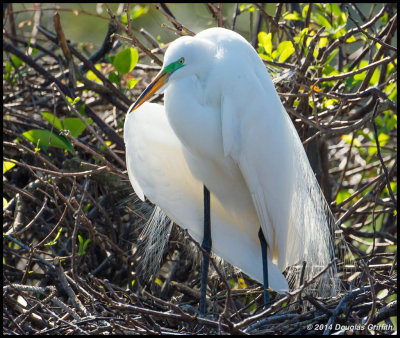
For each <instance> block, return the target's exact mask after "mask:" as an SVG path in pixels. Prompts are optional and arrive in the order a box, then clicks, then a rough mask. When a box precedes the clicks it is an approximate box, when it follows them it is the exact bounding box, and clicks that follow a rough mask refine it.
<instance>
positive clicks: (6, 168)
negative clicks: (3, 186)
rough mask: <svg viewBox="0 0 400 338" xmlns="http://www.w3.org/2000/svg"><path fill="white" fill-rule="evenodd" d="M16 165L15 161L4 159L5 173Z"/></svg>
mask: <svg viewBox="0 0 400 338" xmlns="http://www.w3.org/2000/svg"><path fill="white" fill-rule="evenodd" d="M14 167H15V163H13V162H9V161H3V175H4V174H5V173H6V172H7V171H9V170H10V169H12V168H14Z"/></svg>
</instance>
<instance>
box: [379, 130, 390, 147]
mask: <svg viewBox="0 0 400 338" xmlns="http://www.w3.org/2000/svg"><path fill="white" fill-rule="evenodd" d="M389 139H390V136H389V135H388V134H385V133H380V134H379V135H378V141H379V145H380V146H381V147H382V146H384V145H385V144H386V143H387V141H389Z"/></svg>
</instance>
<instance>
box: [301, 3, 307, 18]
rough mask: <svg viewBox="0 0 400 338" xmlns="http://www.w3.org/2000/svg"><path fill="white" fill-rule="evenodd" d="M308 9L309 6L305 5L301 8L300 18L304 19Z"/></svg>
mask: <svg viewBox="0 0 400 338" xmlns="http://www.w3.org/2000/svg"><path fill="white" fill-rule="evenodd" d="M308 7H309V5H305V6H304V7H303V11H302V12H301V16H302V17H303V18H304V19H305V18H306V17H307V12H308Z"/></svg>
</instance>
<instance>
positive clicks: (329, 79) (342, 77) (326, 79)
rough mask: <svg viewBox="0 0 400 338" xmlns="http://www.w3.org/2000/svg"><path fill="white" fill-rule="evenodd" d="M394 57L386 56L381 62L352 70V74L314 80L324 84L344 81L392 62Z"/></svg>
mask: <svg viewBox="0 0 400 338" xmlns="http://www.w3.org/2000/svg"><path fill="white" fill-rule="evenodd" d="M396 57H397V56H396V55H393V56H387V57H385V58H384V59H382V60H379V61H376V62H373V63H370V64H369V65H368V66H365V67H363V68H360V69H357V70H353V71H352V72H348V73H342V74H339V75H332V76H326V77H320V78H317V79H315V80H316V81H319V82H324V81H332V80H341V79H345V78H347V77H350V76H353V75H356V74H359V73H362V72H365V71H366V70H369V69H371V68H374V69H375V67H377V66H379V65H381V64H384V63H389V62H391V61H393V60H394V59H395V58H396Z"/></svg>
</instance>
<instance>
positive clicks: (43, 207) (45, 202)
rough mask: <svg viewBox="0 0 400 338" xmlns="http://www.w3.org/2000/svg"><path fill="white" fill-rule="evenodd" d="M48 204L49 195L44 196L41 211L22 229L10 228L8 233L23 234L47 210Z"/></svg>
mask: <svg viewBox="0 0 400 338" xmlns="http://www.w3.org/2000/svg"><path fill="white" fill-rule="evenodd" d="M46 206H47V197H45V198H44V202H43V205H42V207H41V208H40V210H39V212H38V213H37V214H36V215H35V217H33V219H32V220H31V221H30V222H29V223H28V224H27V225H26V226H25V227H24V228H22V229H21V230H18V231H16V232H14V231H13V229H10V230H8V231H7V232H6V234H7V235H13V236H18V235H20V234H22V233H23V232H25V231H26V230H28V229H29V228H30V227H31V226H32V225H33V224H35V222H36V221H37V219H38V218H39V217H40V215H41V214H42V212H43V211H44V210H45V208H46Z"/></svg>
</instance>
